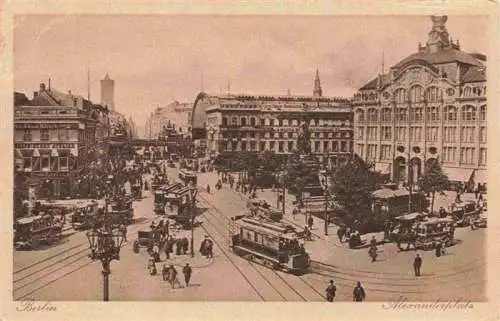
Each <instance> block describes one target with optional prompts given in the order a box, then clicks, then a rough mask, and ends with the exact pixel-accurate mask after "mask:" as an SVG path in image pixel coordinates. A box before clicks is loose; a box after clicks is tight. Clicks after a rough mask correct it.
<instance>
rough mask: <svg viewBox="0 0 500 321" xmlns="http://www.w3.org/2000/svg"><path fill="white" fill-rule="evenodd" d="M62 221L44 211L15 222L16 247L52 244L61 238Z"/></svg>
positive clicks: (23, 247)
mask: <svg viewBox="0 0 500 321" xmlns="http://www.w3.org/2000/svg"><path fill="white" fill-rule="evenodd" d="M61 232H62V222H61V221H60V220H58V219H54V218H53V216H51V215H48V214H44V213H42V214H41V215H37V216H30V217H25V218H21V219H19V220H17V222H16V223H15V233H14V244H15V247H16V249H29V250H31V249H36V248H37V247H38V246H39V245H40V244H42V243H45V244H52V243H54V242H56V241H57V240H59V239H60V237H61Z"/></svg>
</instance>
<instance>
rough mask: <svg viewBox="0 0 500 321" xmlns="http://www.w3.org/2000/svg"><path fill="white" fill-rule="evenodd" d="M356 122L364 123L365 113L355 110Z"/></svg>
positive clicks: (361, 110)
mask: <svg viewBox="0 0 500 321" xmlns="http://www.w3.org/2000/svg"><path fill="white" fill-rule="evenodd" d="M356 120H357V121H358V122H364V121H365V111H364V110H363V109H357V110H356Z"/></svg>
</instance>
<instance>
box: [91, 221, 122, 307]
mask: <svg viewBox="0 0 500 321" xmlns="http://www.w3.org/2000/svg"><path fill="white" fill-rule="evenodd" d="M87 238H88V240H89V244H90V250H91V253H90V258H91V259H92V260H93V261H95V260H99V261H101V263H102V275H103V281H104V283H103V293H104V298H103V299H104V301H105V302H106V301H109V275H110V274H111V270H110V263H111V261H112V260H120V247H121V246H122V243H123V234H122V233H121V232H120V231H118V230H114V231H110V230H108V229H106V230H94V231H89V232H87Z"/></svg>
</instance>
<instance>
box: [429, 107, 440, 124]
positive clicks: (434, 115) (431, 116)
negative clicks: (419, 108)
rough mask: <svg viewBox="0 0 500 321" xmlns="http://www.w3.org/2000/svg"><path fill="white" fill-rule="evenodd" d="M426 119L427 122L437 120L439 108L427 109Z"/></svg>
mask: <svg viewBox="0 0 500 321" xmlns="http://www.w3.org/2000/svg"><path fill="white" fill-rule="evenodd" d="M426 119H427V121H436V120H439V107H427V110H426Z"/></svg>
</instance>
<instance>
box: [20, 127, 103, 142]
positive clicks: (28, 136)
mask: <svg viewBox="0 0 500 321" xmlns="http://www.w3.org/2000/svg"><path fill="white" fill-rule="evenodd" d="M37 131H38V132H37ZM35 132H37V133H35ZM33 134H39V135H38V136H37V135H33ZM33 138H35V139H36V138H38V139H39V140H40V141H42V142H47V141H51V140H52V141H53V140H56V139H57V140H59V141H68V140H69V130H68V129H63V128H60V129H51V130H49V129H40V130H31V129H25V130H24V132H23V136H22V139H23V141H26V142H31V141H34V140H35V139H33ZM78 140H79V141H90V140H95V130H94V131H89V130H86V131H84V130H79V131H78Z"/></svg>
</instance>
